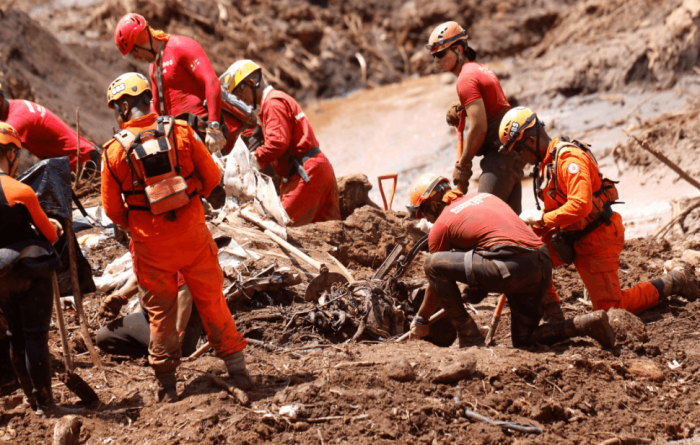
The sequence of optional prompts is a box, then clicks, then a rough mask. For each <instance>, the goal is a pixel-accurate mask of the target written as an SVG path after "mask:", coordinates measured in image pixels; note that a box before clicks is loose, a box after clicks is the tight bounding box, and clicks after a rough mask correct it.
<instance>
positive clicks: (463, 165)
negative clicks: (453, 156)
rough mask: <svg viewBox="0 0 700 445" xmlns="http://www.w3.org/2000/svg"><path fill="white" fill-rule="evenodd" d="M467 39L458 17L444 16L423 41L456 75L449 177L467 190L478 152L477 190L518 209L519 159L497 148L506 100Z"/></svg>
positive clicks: (447, 70) (441, 64)
mask: <svg viewBox="0 0 700 445" xmlns="http://www.w3.org/2000/svg"><path fill="white" fill-rule="evenodd" d="M467 39H468V36H467V31H466V30H464V29H463V28H462V27H461V26H459V24H457V22H445V23H443V24H441V25H439V26H438V27H437V28H435V29H434V30H433V32H432V34H431V35H430V39H429V40H428V45H427V46H426V47H427V49H428V50H429V51H430V54H431V55H432V56H433V59H434V60H435V63H436V64H437V66H438V67H439V68H440V70H441V71H442V72H444V73H452V74H454V75H455V76H457V96H458V97H459V102H455V103H454V104H453V105H452V107H450V109H449V110H448V111H447V123H448V124H449V125H452V126H455V127H457V153H458V154H457V162H456V164H455V167H454V171H453V173H452V181H453V183H454V185H456V186H457V187H458V189H459V190H460V191H461V192H462V193H466V192H467V190H468V189H469V179H470V178H471V176H472V160H473V159H474V157H475V156H483V158H482V159H481V170H482V173H481V176H480V177H479V192H480V193H490V194H492V195H496V196H498V197H499V198H501V199H502V200H503V201H505V202H506V203H507V204H508V205H509V206H510V208H511V209H513V211H514V212H515V213H517V214H520V211H521V209H522V203H521V198H522V187H521V184H520V181H521V180H522V177H523V167H524V163H523V162H522V161H520V160H519V159H518V157H517V156H515V155H514V153H499V152H498V147H499V146H500V143H499V142H498V126H499V125H500V123H501V118H502V117H503V115H504V114H505V113H506V112H507V111H508V110H510V104H509V103H508V101H507V100H506V96H505V94H504V93H503V89H502V88H501V84H500V83H499V82H498V79H497V78H496V75H495V74H494V73H493V71H491V70H490V69H489V68H488V67H486V66H485V65H481V64H479V63H476V62H474V60H476V51H474V49H473V48H471V47H470V46H469V44H468V43H467ZM467 122H468V123H469V129H468V130H467V134H466V137H465V136H464V129H465V127H466V124H467Z"/></svg>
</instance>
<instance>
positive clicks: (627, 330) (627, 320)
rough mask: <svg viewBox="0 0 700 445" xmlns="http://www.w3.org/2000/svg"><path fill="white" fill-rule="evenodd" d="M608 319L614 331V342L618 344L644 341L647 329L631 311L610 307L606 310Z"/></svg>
mask: <svg viewBox="0 0 700 445" xmlns="http://www.w3.org/2000/svg"><path fill="white" fill-rule="evenodd" d="M608 320H609V321H610V326H611V327H612V329H613V331H614V332H615V342H616V343H618V344H620V343H624V342H627V341H630V340H631V341H635V342H641V343H645V342H646V341H647V331H646V328H645V327H644V323H643V322H642V320H640V319H639V317H637V316H636V315H634V314H633V313H631V312H629V311H626V310H624V309H617V308H611V309H610V310H608Z"/></svg>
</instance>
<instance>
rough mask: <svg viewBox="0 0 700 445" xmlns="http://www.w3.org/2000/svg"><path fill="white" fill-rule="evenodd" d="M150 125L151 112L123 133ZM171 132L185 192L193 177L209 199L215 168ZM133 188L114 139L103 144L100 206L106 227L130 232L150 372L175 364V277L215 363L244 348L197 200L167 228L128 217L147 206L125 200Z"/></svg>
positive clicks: (162, 222)
mask: <svg viewBox="0 0 700 445" xmlns="http://www.w3.org/2000/svg"><path fill="white" fill-rule="evenodd" d="M156 119H157V116H156V114H155V113H151V114H148V115H146V116H144V117H141V118H137V119H133V120H131V121H129V122H128V123H126V125H125V126H124V129H128V130H129V131H131V132H133V133H134V134H138V133H139V132H140V131H142V130H147V129H152V128H155V126H156ZM173 132H174V133H175V140H176V145H177V153H178V159H179V165H180V167H181V175H182V176H183V177H185V178H189V179H187V183H188V185H189V188H188V193H191V192H193V191H194V190H195V188H196V185H195V182H196V181H195V178H196V179H198V181H197V182H199V183H200V184H201V186H200V187H199V189H198V191H199V193H200V194H202V195H203V196H208V195H209V193H210V192H211V191H212V189H213V188H214V187H215V186H216V185H217V184H219V180H220V172H219V168H218V167H217V165H216V163H215V162H214V160H213V159H212V157H211V155H210V154H209V151H207V149H206V147H205V146H204V144H203V143H202V141H201V139H200V138H199V137H198V136H197V135H196V134H195V133H194V131H193V130H192V129H191V128H190V127H189V126H188V125H187V123H186V122H184V121H175V126H174V128H173ZM132 184H133V179H132V172H131V170H130V168H129V166H128V165H127V163H126V156H125V152H124V150H123V149H122V147H121V145H120V144H119V142H117V141H116V140H111V141H109V142H108V143H107V144H105V166H104V168H103V171H102V202H103V205H104V209H105V213H106V214H107V216H108V217H109V218H111V219H112V221H114V222H115V223H116V224H119V225H123V226H128V227H129V231H130V233H131V237H132V239H133V241H134V254H135V255H134V257H135V261H136V264H135V269H137V270H138V281H139V285H140V286H141V287H143V288H145V289H147V290H149V291H150V292H151V296H150V297H149V298H148V299H147V300H143V304H144V306H145V307H146V309H147V310H148V315H149V319H150V322H151V343H150V345H149V358H148V360H149V363H150V364H151V366H152V367H153V368H154V369H155V370H156V371H158V372H166V371H170V370H173V369H175V368H176V367H177V365H178V364H179V360H180V355H181V351H180V347H179V342H178V336H177V330H176V328H175V324H176V321H177V291H178V281H177V275H178V271H179V272H181V273H182V275H183V276H184V277H185V282H186V283H187V286H188V287H189V288H190V292H191V293H192V299H193V300H194V303H195V305H196V306H197V309H198V310H199V313H200V315H201V317H202V321H203V323H204V329H205V331H206V333H207V336H208V337H209V341H210V343H211V345H212V347H213V348H214V349H215V350H216V352H217V354H218V355H219V357H222V358H223V357H226V356H228V355H230V354H233V353H235V352H238V351H240V350H242V349H244V348H245V346H246V340H245V338H244V337H243V336H242V335H241V334H240V333H239V332H238V331H237V330H236V324H235V322H234V321H233V318H232V317H231V312H230V311H229V309H228V306H227V305H226V301H225V299H224V296H223V291H222V286H223V273H222V271H221V267H219V262H218V257H217V254H218V249H217V246H216V243H215V242H214V240H213V238H212V236H211V234H210V233H209V229H208V228H207V225H206V223H205V219H204V209H203V207H202V203H201V201H200V200H199V199H198V198H197V197H194V198H193V199H191V200H190V202H189V203H188V204H187V205H185V206H183V207H181V208H179V209H177V210H175V211H174V212H175V219H174V220H173V221H171V220H170V219H172V218H170V217H169V213H164V214H160V215H154V214H152V213H151V212H150V211H148V210H136V209H132V210H131V211H129V209H128V205H131V206H145V205H146V198H145V196H144V195H143V194H139V195H129V193H128V192H129V191H130V190H132ZM139 188H140V187H137V190H138V189H139ZM122 191H123V192H124V193H123V192H122ZM125 197H126V198H125Z"/></svg>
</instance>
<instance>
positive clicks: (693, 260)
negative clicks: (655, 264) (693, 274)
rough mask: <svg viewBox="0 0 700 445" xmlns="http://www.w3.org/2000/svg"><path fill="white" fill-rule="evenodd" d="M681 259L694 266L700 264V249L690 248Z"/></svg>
mask: <svg viewBox="0 0 700 445" xmlns="http://www.w3.org/2000/svg"><path fill="white" fill-rule="evenodd" d="M681 260H682V261H685V262H686V263H688V264H690V265H691V266H693V267H698V265H700V250H693V249H688V250H686V251H684V252H683V254H682V255H681Z"/></svg>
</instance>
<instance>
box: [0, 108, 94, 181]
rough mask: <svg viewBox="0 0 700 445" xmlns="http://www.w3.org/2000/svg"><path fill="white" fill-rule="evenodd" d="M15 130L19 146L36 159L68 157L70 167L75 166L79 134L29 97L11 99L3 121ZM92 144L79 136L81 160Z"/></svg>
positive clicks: (73, 167)
mask: <svg viewBox="0 0 700 445" xmlns="http://www.w3.org/2000/svg"><path fill="white" fill-rule="evenodd" d="M5 122H7V123H8V124H10V125H12V127H13V128H14V129H15V130H17V133H19V137H20V139H21V140H22V147H23V148H26V149H27V150H28V151H29V152H30V153H31V154H33V155H34V156H36V157H38V158H39V159H48V158H58V157H61V156H68V158H69V159H70V168H71V170H75V169H76V168H77V155H78V135H77V133H76V132H75V131H73V129H71V128H70V127H69V126H68V125H66V124H65V122H63V121H62V120H61V119H59V118H58V116H56V115H55V114H53V113H52V112H51V111H49V110H47V109H46V108H44V107H42V106H41V105H38V104H35V103H34V102H30V101H28V100H10V108H9V110H8V113H7V120H6V121H5ZM94 149H95V147H94V146H93V145H92V143H90V142H89V141H88V140H86V139H84V138H80V163H81V164H84V163H86V162H87V161H89V160H90V151H92V150H94Z"/></svg>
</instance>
